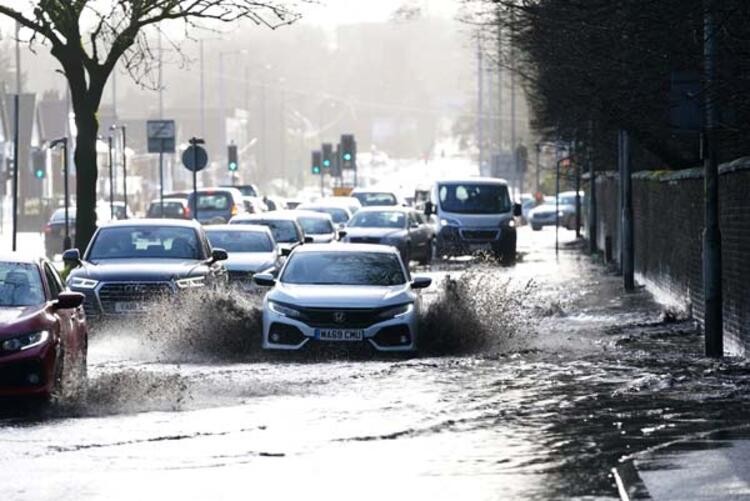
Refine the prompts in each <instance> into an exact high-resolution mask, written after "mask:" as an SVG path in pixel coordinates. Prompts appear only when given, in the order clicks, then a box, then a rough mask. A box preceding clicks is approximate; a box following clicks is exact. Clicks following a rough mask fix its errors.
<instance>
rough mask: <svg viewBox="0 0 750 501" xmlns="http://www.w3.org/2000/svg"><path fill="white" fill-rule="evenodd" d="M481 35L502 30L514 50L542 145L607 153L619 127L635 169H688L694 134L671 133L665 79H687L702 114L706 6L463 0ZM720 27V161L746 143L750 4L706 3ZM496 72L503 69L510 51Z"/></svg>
mask: <svg viewBox="0 0 750 501" xmlns="http://www.w3.org/2000/svg"><path fill="white" fill-rule="evenodd" d="M468 3H469V5H472V6H473V7H475V9H476V10H475V12H476V14H475V16H474V17H473V18H472V22H474V23H476V24H477V25H478V26H479V28H480V30H483V31H486V30H495V29H498V28H500V29H501V30H502V31H503V33H504V34H505V35H506V37H507V38H508V39H510V41H512V43H513V45H514V46H515V47H516V48H517V53H516V60H515V69H516V71H517V74H518V75H519V78H520V79H521V81H522V82H523V83H524V86H525V89H526V91H527V94H528V97H529V101H530V103H531V105H532V109H533V113H534V125H535V128H536V129H537V130H538V131H540V132H541V133H542V134H545V133H546V134H547V135H548V136H549V138H550V139H552V138H555V137H562V138H565V139H574V138H578V139H586V140H590V138H589V134H588V129H589V127H588V124H589V123H593V124H594V126H593V127H592V129H593V134H592V136H593V143H594V144H595V146H596V147H597V150H599V151H602V150H606V151H608V155H607V158H609V159H610V160H611V161H610V162H608V163H609V164H610V165H612V163H613V160H614V155H613V152H612V150H613V149H614V145H615V131H616V130H617V129H619V128H623V129H626V130H628V131H629V133H630V135H631V137H633V138H634V139H635V140H636V143H637V145H638V146H639V148H638V150H637V151H635V152H634V153H635V154H636V161H637V164H638V165H642V166H644V167H658V168H665V167H666V168H683V167H688V166H694V165H696V163H697V161H698V154H699V141H698V135H697V132H693V133H687V134H685V133H676V131H675V128H674V127H673V125H674V124H673V123H672V121H671V116H670V115H671V111H672V108H673V107H674V106H675V99H674V98H675V95H676V94H675V89H676V87H675V86H674V85H673V81H674V79H675V77H676V76H678V75H695V83H696V88H697V89H698V91H699V92H698V93H696V94H695V95H693V96H692V98H691V97H688V96H686V95H683V96H682V97H683V98H685V99H686V100H690V99H693V103H694V104H695V106H696V107H697V108H698V109H697V113H698V114H700V113H702V109H701V107H702V105H703V102H704V100H703V96H702V94H701V93H700V85H701V82H700V76H701V75H702V74H703V18H704V8H705V6H706V4H707V2H706V1H705V0H617V1H613V0H468ZM714 7H715V9H716V13H717V15H716V18H717V21H718V26H719V32H718V33H719V35H718V40H717V44H718V47H719V64H718V68H719V73H718V79H717V84H716V85H717V89H715V93H716V95H718V96H719V98H718V100H719V102H718V104H719V107H720V109H721V110H722V112H723V113H722V119H723V120H722V123H721V126H722V133H721V146H720V151H721V157H722V159H724V160H726V159H730V158H734V157H736V156H739V155H742V154H746V153H747V146H746V145H747V143H748V141H749V140H750V126H748V125H747V124H749V123H750V91H748V89H750V81H749V80H750V76H748V75H749V74H750V73H749V72H748V69H750V50H748V47H749V46H748V40H750V22H748V21H750V2H747V1H745V0H722V1H717V2H714ZM501 64H502V65H503V66H505V67H509V66H510V60H509V57H508V48H507V47H505V51H504V53H503V55H502V60H501Z"/></svg>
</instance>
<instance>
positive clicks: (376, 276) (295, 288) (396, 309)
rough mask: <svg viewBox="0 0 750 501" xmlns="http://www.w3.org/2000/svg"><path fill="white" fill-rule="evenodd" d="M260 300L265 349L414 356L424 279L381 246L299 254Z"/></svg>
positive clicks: (269, 280) (267, 280)
mask: <svg viewBox="0 0 750 501" xmlns="http://www.w3.org/2000/svg"><path fill="white" fill-rule="evenodd" d="M254 280H255V283H256V284H258V285H261V286H269V287H273V288H272V289H271V290H270V291H269V292H268V293H267V294H266V296H265V298H264V300H263V348H264V349H267V350H301V349H306V348H311V347H314V346H316V345H318V346H320V345H327V344H338V345H342V344H343V345H345V346H357V345H359V346H363V345H364V347H370V348H372V349H374V350H376V351H382V352H409V351H414V350H416V348H417V339H418V327H417V325H418V322H417V319H418V315H419V309H420V296H419V294H418V292H417V289H422V288H425V287H429V285H430V283H431V282H432V280H431V279H430V278H427V277H415V278H413V279H412V278H411V277H410V275H409V270H408V269H407V268H406V267H405V266H404V263H403V261H401V257H400V256H399V253H398V252H397V251H396V249H394V248H392V247H386V246H382V245H365V244H349V245H341V244H338V243H333V244H310V245H304V246H301V247H297V248H296V249H295V250H294V251H293V252H292V253H291V255H290V256H289V258H288V259H287V261H286V263H285V264H284V267H283V268H282V270H281V273H280V274H279V279H278V280H276V279H274V277H273V276H272V275H269V274H258V275H255V277H254Z"/></svg>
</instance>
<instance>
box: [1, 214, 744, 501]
mask: <svg viewBox="0 0 750 501" xmlns="http://www.w3.org/2000/svg"><path fill="white" fill-rule="evenodd" d="M562 234H563V235H564V238H566V239H567V240H571V237H572V233H569V232H567V231H563V232H562ZM553 238H554V231H552V230H547V231H543V232H531V231H528V230H526V229H522V230H521V232H520V235H519V246H520V250H521V252H522V253H523V259H522V261H521V262H519V263H518V264H517V265H516V266H515V267H512V268H498V267H497V266H494V265H491V264H487V263H485V264H483V263H481V262H478V261H477V260H462V261H452V262H450V263H442V264H440V265H436V266H434V267H433V269H431V270H419V271H420V272H426V273H429V274H430V275H431V276H432V277H433V278H434V281H435V285H434V286H433V287H431V288H430V289H428V290H427V291H426V292H425V302H426V303H427V307H426V309H425V313H424V315H423V316H424V319H423V322H422V324H423V326H422V327H423V332H422V336H423V338H422V346H423V352H422V354H421V355H420V356H418V357H413V358H391V359H388V358H384V359H379V360H363V359H361V358H347V357H341V356H337V357H331V358H326V357H318V358H315V359H305V358H301V357H293V358H287V357H284V356H278V355H277V356H273V357H269V356H267V355H265V354H263V353H261V352H260V350H258V348H257V346H258V342H259V338H258V332H257V329H258V318H259V317H258V313H257V305H258V300H257V298H241V299H239V300H237V299H232V298H231V297H228V296H226V295H224V296H210V297H203V298H196V299H194V300H192V301H190V302H189V304H183V305H182V308H181V309H180V310H179V311H180V314H175V310H174V305H169V304H165V305H162V307H161V308H160V309H159V311H157V312H155V314H154V316H153V317H152V318H150V319H149V321H148V322H146V323H145V325H130V326H120V327H110V328H107V329H103V330H100V331H99V332H98V333H97V335H96V336H93V337H92V339H91V347H90V356H89V361H90V369H89V376H90V381H89V389H88V394H87V395H86V396H85V398H81V399H78V400H75V399H71V400H69V401H66V402H62V403H60V404H58V405H57V406H55V407H52V408H50V409H47V410H43V411H39V410H37V411H34V412H32V411H19V410H17V409H7V408H6V409H4V410H2V411H0V415H1V416H2V417H0V485H2V486H3V494H2V498H3V499H4V500H15V499H30V500H31V499H33V500H45V499H55V500H58V499H75V500H86V499H108V500H117V499H128V500H132V499H181V500H187V499H202V500H205V499H211V500H214V499H240V498H242V499H249V498H255V499H293V498H300V497H302V496H304V498H305V499H321V498H324V497H325V498H326V499H347V500H349V499H386V498H387V499H414V500H419V499H430V500H455V499H462V500H484V499H488V500H490V499H491V500H500V499H560V498H586V499H600V498H601V499H612V498H615V497H616V489H615V486H614V481H613V479H612V477H611V475H610V469H611V468H612V467H613V466H615V465H616V464H617V462H618V461H619V460H620V459H621V458H622V457H624V456H627V455H628V454H632V453H635V452H637V451H640V450H644V449H647V448H649V447H651V446H653V445H656V444H659V443H663V442H666V441H670V440H673V439H675V438H682V437H687V436H690V435H691V434H694V433H696V432H700V431H702V430H710V429H714V428H719V427H723V426H731V425H736V424H740V423H743V422H744V420H745V419H746V416H747V415H748V411H749V410H750V398H749V397H750V366H748V365H747V363H745V362H742V361H739V360H724V361H721V362H718V361H711V360H706V359H704V358H702V357H701V356H700V350H701V346H702V342H701V338H700V337H699V335H698V333H697V331H696V329H695V328H694V326H693V324H692V323H691V322H689V321H685V320H680V319H679V318H678V319H674V317H673V315H667V316H666V318H668V321H664V318H665V316H664V314H663V313H664V312H663V311H662V308H661V307H660V306H659V305H657V304H656V303H655V302H654V301H653V300H652V299H651V297H650V296H649V295H648V294H647V293H646V292H644V291H640V292H636V293H634V294H630V295H625V296H623V295H620V293H619V292H620V288H619V286H620V279H619V278H618V277H616V276H614V275H613V274H611V273H608V272H607V271H606V269H605V268H603V267H602V266H599V265H595V264H592V263H591V261H590V260H589V259H588V258H586V257H584V256H582V255H581V254H580V253H579V252H577V251H576V250H575V249H574V246H568V245H564V246H563V248H562V250H561V252H560V254H559V256H558V257H556V256H555V253H554V240H553Z"/></svg>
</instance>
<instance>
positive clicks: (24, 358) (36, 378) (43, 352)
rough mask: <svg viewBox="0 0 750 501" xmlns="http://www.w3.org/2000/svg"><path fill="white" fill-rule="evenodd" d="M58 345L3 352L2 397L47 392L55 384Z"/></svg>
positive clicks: (46, 344)
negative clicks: (6, 353) (4, 353)
mask: <svg viewBox="0 0 750 501" xmlns="http://www.w3.org/2000/svg"><path fill="white" fill-rule="evenodd" d="M56 361H57V345H56V344H55V343H54V342H52V341H48V342H46V343H45V344H43V345H41V346H36V347H34V348H31V349H29V350H25V351H19V352H16V353H11V354H8V355H0V397H23V396H47V395H50V394H51V393H52V390H53V389H54V386H55V369H56V367H55V365H56Z"/></svg>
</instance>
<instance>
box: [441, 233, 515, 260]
mask: <svg viewBox="0 0 750 501" xmlns="http://www.w3.org/2000/svg"><path fill="white" fill-rule="evenodd" d="M511 232H515V229H514V228H504V227H463V226H443V227H442V228H440V231H439V232H438V234H437V244H438V251H439V252H440V254H443V255H446V254H447V255H449V256H450V255H453V256H460V255H464V254H468V253H471V252H472V251H475V250H479V249H494V248H496V247H498V246H499V245H500V243H501V242H502V241H503V239H504V238H505V237H506V236H509V233H511Z"/></svg>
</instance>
